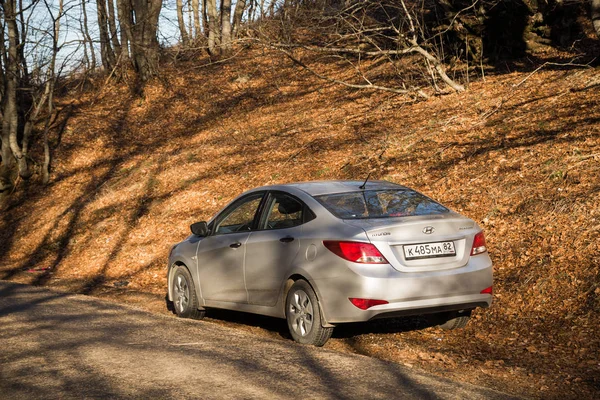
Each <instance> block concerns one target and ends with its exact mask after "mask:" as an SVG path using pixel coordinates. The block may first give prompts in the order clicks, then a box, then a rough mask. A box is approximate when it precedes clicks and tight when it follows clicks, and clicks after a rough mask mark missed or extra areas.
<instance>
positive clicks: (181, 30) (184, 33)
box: [175, 0, 189, 46]
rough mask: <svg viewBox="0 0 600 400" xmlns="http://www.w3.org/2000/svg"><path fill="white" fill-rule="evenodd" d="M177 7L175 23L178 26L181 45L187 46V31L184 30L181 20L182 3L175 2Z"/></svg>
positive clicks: (179, 1) (176, 0) (182, 20)
mask: <svg viewBox="0 0 600 400" xmlns="http://www.w3.org/2000/svg"><path fill="white" fill-rule="evenodd" d="M175 4H176V7H177V23H178V24H179V34H180V35H181V43H182V44H183V45H184V46H187V45H188V43H189V39H188V34H187V30H186V28H185V21H184V19H183V2H182V0H175Z"/></svg>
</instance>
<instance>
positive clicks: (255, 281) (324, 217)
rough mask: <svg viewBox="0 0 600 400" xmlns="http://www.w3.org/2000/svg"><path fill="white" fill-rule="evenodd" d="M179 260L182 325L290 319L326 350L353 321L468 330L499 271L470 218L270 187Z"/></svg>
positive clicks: (394, 198)
mask: <svg viewBox="0 0 600 400" xmlns="http://www.w3.org/2000/svg"><path fill="white" fill-rule="evenodd" d="M191 230H192V235H190V236H189V237H188V238H186V239H185V240H184V241H182V242H180V243H178V244H176V245H174V246H173V247H172V248H171V252H170V254H169V267H168V297H169V300H170V301H172V302H173V306H174V309H175V312H176V313H177V315H179V316H180V317H189V318H202V317H203V316H204V314H205V310H206V309H207V308H221V309H229V310H237V311H243V312H249V313H256V314H262V315H268V316H273V317H280V318H285V319H286V320H287V325H288V327H289V331H290V334H291V336H292V338H293V339H294V340H295V341H297V342H300V343H303V344H312V345H315V346H322V345H323V344H325V342H326V341H327V340H328V339H329V338H330V336H331V334H332V331H333V329H334V327H335V326H336V325H338V324H343V323H348V322H361V321H369V320H372V319H375V318H392V317H398V316H406V315H421V314H437V315H436V317H437V318H438V320H439V321H440V324H441V326H442V328H446V329H453V328H460V327H464V326H465V324H466V323H467V321H468V319H469V316H470V314H471V311H472V310H473V309H475V308H476V307H489V306H490V305H491V302H492V262H491V260H490V257H489V256H488V253H487V248H486V243H485V239H484V234H483V232H482V230H481V228H480V227H479V226H478V225H477V224H476V223H475V222H474V221H473V220H471V219H469V218H466V217H464V216H462V215H460V214H457V213H456V212H454V211H452V210H450V209H448V208H447V207H445V206H443V205H441V204H440V203H438V202H436V201H434V200H432V199H430V198H429V197H427V196H425V195H423V194H421V193H419V192H417V191H415V190H412V189H410V188H408V187H405V186H401V185H398V184H394V183H390V182H385V181H367V182H362V181H320V182H305V183H292V184H286V185H275V186H264V187H259V188H256V189H253V190H250V191H248V192H246V193H243V194H241V195H240V196H238V197H237V198H235V199H234V200H233V201H231V203H229V205H227V206H226V207H225V208H224V209H223V210H222V211H220V212H219V213H217V215H215V216H214V217H213V218H212V219H211V220H210V221H208V222H197V223H195V224H192V226H191Z"/></svg>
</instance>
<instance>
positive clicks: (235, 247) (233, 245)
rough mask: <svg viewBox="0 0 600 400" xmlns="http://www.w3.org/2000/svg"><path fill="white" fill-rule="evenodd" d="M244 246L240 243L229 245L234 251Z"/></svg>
mask: <svg viewBox="0 0 600 400" xmlns="http://www.w3.org/2000/svg"><path fill="white" fill-rule="evenodd" d="M241 245H242V244H241V243H240V242H235V243H231V244H230V245H229V247H231V248H232V249H237V248H238V247H240V246H241Z"/></svg>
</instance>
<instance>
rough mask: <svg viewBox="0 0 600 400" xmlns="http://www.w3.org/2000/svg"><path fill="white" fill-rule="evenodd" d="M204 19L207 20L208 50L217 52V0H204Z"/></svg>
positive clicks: (210, 52)
mask: <svg viewBox="0 0 600 400" xmlns="http://www.w3.org/2000/svg"><path fill="white" fill-rule="evenodd" d="M205 2H206V7H205V10H206V19H207V20H208V52H209V54H216V53H217V43H218V42H219V30H218V24H217V0H205Z"/></svg>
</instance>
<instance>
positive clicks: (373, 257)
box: [323, 240, 388, 264]
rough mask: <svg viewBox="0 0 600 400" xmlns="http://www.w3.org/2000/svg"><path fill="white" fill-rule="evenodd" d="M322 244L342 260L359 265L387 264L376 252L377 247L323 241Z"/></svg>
mask: <svg viewBox="0 0 600 400" xmlns="http://www.w3.org/2000/svg"><path fill="white" fill-rule="evenodd" d="M323 244H324V245H325V247H327V248H328V249H329V250H330V251H331V252H333V253H334V254H336V255H338V256H340V257H342V258H343V259H344V260H348V261H352V262H355V263H360V264H388V261H387V260H386V259H385V257H384V256H383V255H382V254H381V253H380V252H379V250H377V247H375V246H373V245H372V244H371V243H362V242H339V241H337V240H324V241H323Z"/></svg>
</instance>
